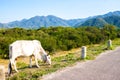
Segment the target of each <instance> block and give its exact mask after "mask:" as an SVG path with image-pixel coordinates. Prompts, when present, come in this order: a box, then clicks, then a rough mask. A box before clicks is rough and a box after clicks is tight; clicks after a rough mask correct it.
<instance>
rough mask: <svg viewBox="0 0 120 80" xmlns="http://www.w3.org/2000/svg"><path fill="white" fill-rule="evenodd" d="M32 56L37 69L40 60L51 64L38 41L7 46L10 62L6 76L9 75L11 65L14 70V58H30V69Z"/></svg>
mask: <svg viewBox="0 0 120 80" xmlns="http://www.w3.org/2000/svg"><path fill="white" fill-rule="evenodd" d="M32 55H33V56H34V57H35V62H36V66H37V67H38V68H39V65H38V60H37V59H39V60H42V61H44V62H47V63H48V64H51V58H50V55H47V53H46V52H45V50H44V49H43V48H42V46H41V43H40V42H39V41H38V40H18V41H15V42H13V43H12V44H10V45H9V58H10V62H9V65H8V74H9V75H10V74H11V71H12V65H14V69H15V71H16V72H18V70H17V68H16V61H15V60H16V58H17V57H20V56H30V67H32V64H31V63H32Z"/></svg>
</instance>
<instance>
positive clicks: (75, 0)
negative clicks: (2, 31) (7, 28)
mask: <svg viewBox="0 0 120 80" xmlns="http://www.w3.org/2000/svg"><path fill="white" fill-rule="evenodd" d="M113 11H120V0H0V23H8V22H11V21H15V20H22V19H29V18H31V17H34V16H47V15H54V16H57V17H60V18H63V19H78V18H87V17H90V16H96V15H102V14H106V13H108V12H113Z"/></svg>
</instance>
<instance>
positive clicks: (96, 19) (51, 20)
mask: <svg viewBox="0 0 120 80" xmlns="http://www.w3.org/2000/svg"><path fill="white" fill-rule="evenodd" d="M106 24H112V25H115V26H118V27H120V11H114V12H109V13H107V14H104V15H98V16H93V17H88V18H84V19H69V20H65V19H62V18H59V17H56V16H53V15H48V16H35V17H32V18H30V19H23V20H21V21H13V22H9V23H6V24H3V23H0V27H4V28H14V27H20V28H27V29H33V28H34V29H38V28H40V27H50V26H53V27H56V26H64V27H67V26H71V27H81V26H96V27H102V26H104V25H106Z"/></svg>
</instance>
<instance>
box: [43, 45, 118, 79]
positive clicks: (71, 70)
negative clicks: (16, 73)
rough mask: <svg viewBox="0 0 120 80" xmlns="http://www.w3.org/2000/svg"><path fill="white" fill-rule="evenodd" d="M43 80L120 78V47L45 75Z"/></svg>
mask: <svg viewBox="0 0 120 80" xmlns="http://www.w3.org/2000/svg"><path fill="white" fill-rule="evenodd" d="M43 80H120V47H118V48H116V49H115V50H113V51H107V52H104V53H102V54H101V55H99V56H98V57H97V58H96V59H95V60H91V61H86V62H79V63H77V64H76V65H75V66H72V67H67V68H65V69H62V70H58V71H57V72H54V73H52V74H49V75H45V76H43Z"/></svg>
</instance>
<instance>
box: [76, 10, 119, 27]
mask: <svg viewBox="0 0 120 80" xmlns="http://www.w3.org/2000/svg"><path fill="white" fill-rule="evenodd" d="M106 24H111V25H115V26H117V27H120V11H115V12H109V13H107V14H104V15H99V16H94V17H93V18H91V19H88V20H86V21H85V22H84V23H82V24H80V25H76V26H77V27H80V26H97V27H102V26H104V25H106Z"/></svg>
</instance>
